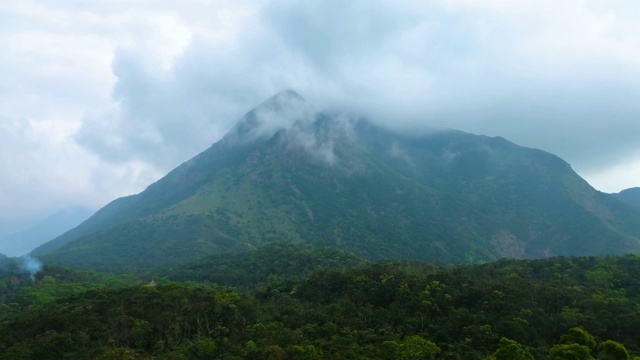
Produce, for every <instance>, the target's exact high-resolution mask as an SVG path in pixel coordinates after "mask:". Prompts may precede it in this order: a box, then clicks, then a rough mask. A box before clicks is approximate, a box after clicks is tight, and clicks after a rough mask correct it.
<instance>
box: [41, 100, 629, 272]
mask: <svg viewBox="0 0 640 360" xmlns="http://www.w3.org/2000/svg"><path fill="white" fill-rule="evenodd" d="M639 239H640V210H638V209H636V208H634V207H632V206H630V205H627V204H624V203H622V202H620V201H619V200H617V199H615V198H614V197H613V196H611V195H608V194H603V193H600V192H598V191H596V190H594V189H593V188H592V187H590V186H589V185H588V184H587V183H586V182H585V181H584V180H583V179H581V178H580V177H579V176H578V175H577V174H575V172H573V171H572V170H571V167H570V166H569V165H568V164H567V163H566V162H564V161H563V160H561V159H559V158H558V157H556V156H554V155H551V154H548V153H545V152H543V151H540V150H533V149H528V148H523V147H520V146H517V145H515V144H513V143H511V142H509V141H507V140H505V139H502V138H490V137H486V136H477V135H472V134H467V133H463V132H459V131H447V132H435V133H429V134H423V135H415V134H402V133H396V132H392V131H388V130H386V129H383V128H380V127H377V126H375V125H373V124H371V123H369V122H367V121H366V120H363V119H352V118H346V117H344V116H340V115H334V114H330V113H313V112H310V111H309V110H308V108H307V107H306V105H305V104H304V101H303V100H302V99H301V98H300V97H299V96H298V95H297V94H295V93H293V92H283V93H279V94H278V95H276V96H274V97H273V98H271V99H269V100H267V101H266V102H265V103H263V104H262V105H260V106H259V107H257V108H256V109H254V110H252V111H251V112H249V113H248V114H247V115H246V116H245V117H244V118H243V119H242V120H241V121H240V122H239V123H238V125H237V126H236V127H235V128H234V129H232V130H231V131H230V132H229V134H227V135H226V136H225V137H224V138H223V139H222V140H221V141H219V142H217V143H215V144H214V145H213V146H212V147H211V148H209V149H208V150H206V151H204V152H203V153H201V154H200V155H198V156H196V157H195V158H193V159H192V160H190V161H188V162H186V163H184V164H182V165H181V166H180V167H178V168H177V169H175V170H173V171H172V172H170V173H169V174H168V175H167V176H166V177H164V178H163V179H161V180H159V181H158V182H157V183H155V184H153V185H151V186H149V188H147V189H146V190H145V191H144V192H142V193H140V194H138V195H134V196H130V197H127V198H123V199H119V200H116V201H114V202H113V203H111V204H109V205H108V206H107V207H105V208H104V209H102V210H100V211H99V212H98V213H97V214H96V215H95V216H93V217H92V218H91V219H89V220H88V221H87V222H85V223H83V224H82V225H80V226H78V227H77V228H76V229H74V230H73V231H71V232H68V233H66V234H64V235H62V236H61V237H59V238H57V239H54V240H53V241H51V242H50V243H47V244H45V245H43V246H41V247H40V248H38V249H36V250H35V251H34V252H33V254H35V255H44V256H43V259H44V260H45V261H46V262H49V263H53V264H59V265H66V266H75V267H83V268H93V269H100V270H116V271H123V270H128V269H150V268H155V267H159V266H165V265H170V264H176V263H180V262H184V261H190V260H194V259H197V258H199V257H202V256H205V255H208V254H216V253H225V252H234V251H240V250H246V249H247V248H251V247H258V246H260V245H262V244H265V243H268V242H272V241H290V242H304V243H309V244H312V245H319V246H334V247H338V248H341V249H345V250H348V251H351V252H353V253H355V254H357V255H359V256H363V257H365V258H367V259H372V260H377V259H383V258H418V259H424V260H428V261H438V262H442V263H463V262H478V261H490V260H494V259H498V258H500V257H513V258H523V257H547V256H552V255H595V254H620V253H627V252H635V251H638V250H639V249H640V244H639Z"/></svg>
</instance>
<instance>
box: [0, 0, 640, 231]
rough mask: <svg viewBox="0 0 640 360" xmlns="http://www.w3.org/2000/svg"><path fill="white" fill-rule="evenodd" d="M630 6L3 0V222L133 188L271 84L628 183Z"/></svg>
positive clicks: (637, 80) (633, 108) (217, 130)
mask: <svg viewBox="0 0 640 360" xmlns="http://www.w3.org/2000/svg"><path fill="white" fill-rule="evenodd" d="M550 9H552V10H550ZM639 15H640V3H637V2H635V1H587V0H567V1H562V2H558V1H551V0H536V1H533V0H514V1H498V0H453V1H451V0H448V1H444V0H442V1H440V0H434V1H427V2H425V1H412V0H396V1H350V2H344V1H337V0H330V1H309V2H300V1H287V0H274V1H258V2H256V1H231V0H228V1H205V0H193V1H183V2H181V3H180V6H177V5H176V3H175V2H172V1H166V0H162V1H150V0H139V1H122V0H109V1H106V0H100V1H91V2H84V1H77V0H55V1H38V0H20V1H18V0H6V1H3V2H2V3H0V48H1V49H3V51H2V55H1V56H0V78H2V79H3V81H2V82H0V109H1V110H0V116H2V118H1V120H0V121H2V123H3V124H4V125H2V126H0V129H1V131H2V132H1V133H0V141H2V145H0V147H2V150H3V151H2V153H0V166H2V168H3V169H6V170H3V171H2V172H1V173H0V180H1V181H2V184H3V188H2V189H0V194H2V196H3V197H4V199H7V201H9V202H11V203H15V204H17V205H16V206H15V207H14V210H13V211H10V209H9V208H10V207H9V206H8V205H0V225H2V224H4V223H7V222H8V221H9V219H17V218H18V217H19V216H18V214H20V216H23V217H24V216H26V215H24V214H27V213H34V212H38V211H45V210H46V209H49V208H52V207H54V206H55V204H60V206H59V207H63V206H64V205H67V204H70V203H73V202H82V203H84V204H87V203H91V204H95V205H96V206H97V205H99V204H101V203H104V202H105V201H107V200H108V199H110V198H112V197H115V196H118V195H124V194H127V193H131V192H137V191H140V190H141V189H143V188H144V186H145V185H147V184H148V183H150V182H151V181H152V180H154V179H156V178H157V177H159V176H160V175H161V174H162V173H163V172H166V171H167V170H169V169H171V168H172V167H174V166H176V165H178V164H179V163H180V162H182V161H185V160H187V159H188V158H189V157H191V156H193V155H195V154H196V153H197V152H199V151H201V150H203V149H204V148H206V147H207V146H209V145H210V144H211V143H212V142H213V141H215V140H217V139H218V138H219V137H221V136H222V135H223V134H224V132H225V131H226V130H227V129H229V128H230V127H231V126H232V125H233V123H234V122H235V121H236V120H237V119H238V118H239V117H240V116H242V115H243V113H244V112H246V111H247V110H249V109H250V108H251V107H252V106H254V105H256V104H258V103H259V102H260V101H261V100H263V99H265V98H266V97H268V96H270V95H271V94H273V93H275V92H277V91H279V90H281V89H283V88H293V89H295V90H297V91H298V92H300V93H301V94H302V95H303V96H304V97H305V98H307V99H309V100H310V101H312V102H316V103H317V104H318V105H320V106H331V107H338V108H346V109H350V110H354V111H358V112H364V113H365V114H368V115H369V116H371V117H372V118H373V119H374V120H375V121H378V122H383V123H385V124H387V125H392V126H398V127H405V128H406V127H411V128H416V127H427V126H431V127H453V128H460V129H461V130H466V131H472V132H476V133H484V134H488V135H501V136H504V137H506V138H508V139H510V140H513V141H515V142H517V143H520V144H523V145H526V146H531V147H537V148H542V149H544V150H548V151H551V152H554V153H557V154H558V155H560V156H561V157H563V158H565V159H566V160H568V161H569V162H570V163H571V164H572V165H574V168H576V169H577V170H578V171H579V172H580V173H581V174H583V175H585V176H586V177H587V179H588V180H589V181H591V182H592V183H593V184H594V185H595V186H596V187H598V188H599V189H603V190H607V191H614V190H616V191H617V190H620V187H631V186H638V185H640V184H638V183H637V180H636V179H638V176H637V171H638V169H639V168H640V164H639V163H638V162H637V161H636V160H630V159H636V158H635V157H634V156H636V155H634V154H637V153H638V151H639V149H640V143H639V141H640V140H639V139H640V138H639V137H638V136H637V134H638V133H640V122H638V121H637V119H638V116H639V115H640V23H639V22H637V18H638V16H639ZM9 169H10V170H9ZM43 174H46V176H45V175H43ZM625 174H627V175H625ZM5 184H6V185H5ZM69 189H71V190H69ZM4 203H7V202H4ZM3 206H4V207H3ZM16 207H17V208H16ZM18 208H19V209H18ZM38 209H40V210H38ZM43 209H45V210H43ZM16 221H17V220H16Z"/></svg>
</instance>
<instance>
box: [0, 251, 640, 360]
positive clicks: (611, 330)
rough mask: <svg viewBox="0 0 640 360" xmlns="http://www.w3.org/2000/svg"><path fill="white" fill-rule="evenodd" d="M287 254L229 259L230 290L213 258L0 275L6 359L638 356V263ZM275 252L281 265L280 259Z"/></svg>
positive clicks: (0, 328)
mask: <svg viewBox="0 0 640 360" xmlns="http://www.w3.org/2000/svg"><path fill="white" fill-rule="evenodd" d="M285 249H286V247H284V245H282V244H280V245H279V246H271V247H266V248H264V249H260V250H259V251H256V252H254V253H253V254H252V255H250V256H249V255H247V256H246V257H244V258H240V257H238V258H237V259H240V260H242V261H237V262H236V265H235V266H236V268H235V270H234V269H233V263H234V262H233V261H228V262H226V263H225V264H224V268H225V269H226V271H227V270H228V271H231V272H232V273H233V276H232V277H231V278H232V279H234V280H233V283H234V284H237V285H240V286H241V287H235V288H232V287H221V286H220V285H211V283H212V282H213V281H212V280H213V279H216V276H219V271H220V269H221V268H222V267H218V268H216V266H215V265H213V262H211V269H212V271H213V274H212V276H213V277H207V276H204V275H203V274H205V272H206V270H205V269H206V266H204V265H203V264H204V263H205V262H203V263H200V265H201V266H199V267H194V266H193V264H191V265H189V266H185V267H184V269H189V271H192V274H198V279H197V280H198V281H197V282H196V281H188V282H181V283H178V282H172V281H175V280H177V279H178V277H180V280H186V278H184V277H183V276H185V274H188V273H189V271H187V272H181V271H178V270H180V269H173V270H172V271H173V272H174V275H176V278H175V279H174V278H172V272H171V271H167V272H166V273H165V274H164V275H165V277H158V276H156V277H155V282H157V283H158V284H159V285H157V286H154V285H151V286H149V285H145V284H148V281H149V275H148V274H147V275H145V276H144V281H142V280H141V279H138V278H134V277H133V276H124V277H123V276H120V277H117V278H116V277H110V276H105V275H99V274H94V273H85V272H78V271H71V270H66V269H62V268H54V267H45V269H44V270H43V271H41V272H40V273H38V274H37V276H36V278H35V281H32V280H31V279H30V278H29V277H28V276H26V275H21V274H19V273H10V272H7V273H5V275H4V276H3V277H2V279H1V280H0V296H1V297H2V307H1V308H0V358H12V359H21V358H24V359H27V358H55V359H64V358H96V359H134V358H141V359H152V358H156V359H179V358H194V359H216V358H221V359H496V360H500V359H630V358H631V357H632V356H634V355H636V356H637V355H640V341H639V338H638V331H637V329H638V328H640V311H639V310H640V277H639V276H638V274H640V256H632V255H628V256H621V257H586V258H552V259H548V260H526V261H525V260H501V261H498V262H495V263H490V264H484V265H469V266H459V267H454V268H441V267H435V266H430V265H426V264H421V263H411V264H410V263H400V262H387V263H375V264H359V265H358V266H357V267H355V268H349V267H350V266H337V267H338V268H336V269H315V270H314V269H309V268H308V267H306V265H305V264H303V263H301V262H298V263H296V262H291V261H288V260H287V258H286V253H287V252H292V253H295V252H298V251H303V252H307V254H316V255H317V256H321V255H320V254H325V255H324V256H325V257H326V259H324V260H316V261H317V262H319V263H331V261H333V260H332V259H334V260H335V259H336V258H340V257H339V256H338V257H335V255H336V253H332V252H331V251H328V250H318V251H315V250H314V251H312V250H309V249H308V248H299V247H298V248H297V247H295V246H293V247H292V249H291V250H285ZM278 254H282V256H281V257H280V259H281V260H282V261H283V263H282V264H281V265H280V266H282V267H286V268H287V270H286V271H282V269H279V266H278V265H274V263H275V262H276V261H278V258H279V257H278V256H277V255H278ZM337 254H340V256H343V255H344V254H342V253H337ZM309 256H311V255H309ZM344 258H345V259H351V260H353V259H352V258H351V257H344ZM351 260H350V261H351ZM221 261H222V260H221ZM222 262H224V261H222ZM219 266H221V265H219ZM243 267H245V269H243ZM194 269H197V272H196V271H195V270H194ZM256 273H257V274H256ZM269 275H273V276H269ZM243 276H246V279H243ZM216 282H218V281H217V280H216ZM249 285H252V286H249Z"/></svg>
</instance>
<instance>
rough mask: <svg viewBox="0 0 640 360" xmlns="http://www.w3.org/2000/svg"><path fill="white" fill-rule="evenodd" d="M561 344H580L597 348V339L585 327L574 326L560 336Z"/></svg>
mask: <svg viewBox="0 0 640 360" xmlns="http://www.w3.org/2000/svg"><path fill="white" fill-rule="evenodd" d="M559 343H560V344H579V345H583V346H586V347H587V348H589V349H595V347H596V340H595V339H594V338H593V336H592V335H591V334H589V333H588V332H587V331H586V330H585V329H583V328H580V327H574V328H572V329H570V330H569V332H568V333H566V334H564V335H562V336H561V337H560V342H559Z"/></svg>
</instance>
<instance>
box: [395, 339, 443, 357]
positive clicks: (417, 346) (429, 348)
mask: <svg viewBox="0 0 640 360" xmlns="http://www.w3.org/2000/svg"><path fill="white" fill-rule="evenodd" d="M439 352H440V348H439V347H438V346H437V345H436V344H434V343H433V342H432V341H430V340H427V339H425V338H423V337H422V336H419V335H414V336H409V337H407V338H405V339H404V341H403V342H402V345H400V353H401V354H402V358H403V359H431V358H433V357H434V356H435V355H436V354H438V353H439Z"/></svg>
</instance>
